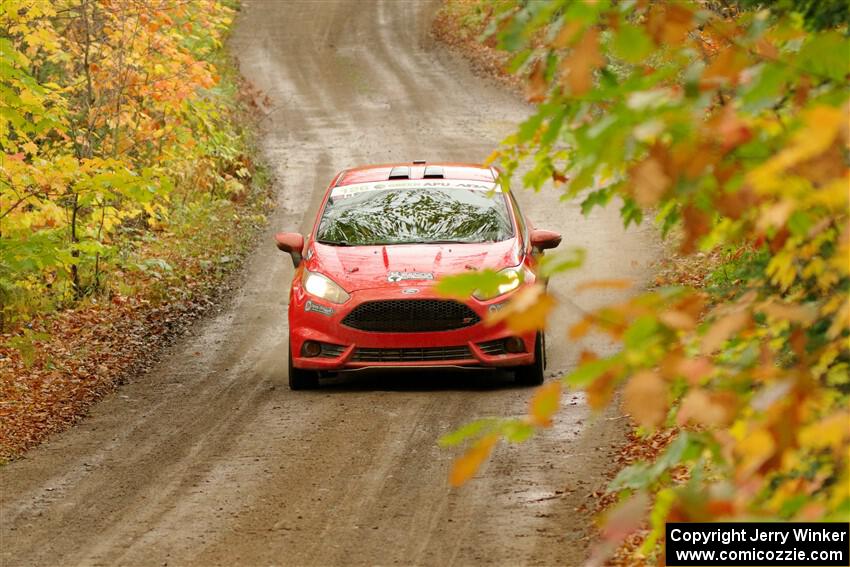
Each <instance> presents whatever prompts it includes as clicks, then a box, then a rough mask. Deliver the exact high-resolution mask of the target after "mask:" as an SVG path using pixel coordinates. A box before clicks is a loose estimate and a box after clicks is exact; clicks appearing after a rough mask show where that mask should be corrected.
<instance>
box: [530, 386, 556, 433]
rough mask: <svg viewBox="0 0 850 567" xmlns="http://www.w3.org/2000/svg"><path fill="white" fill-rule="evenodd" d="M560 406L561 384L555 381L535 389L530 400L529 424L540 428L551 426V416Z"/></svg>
mask: <svg viewBox="0 0 850 567" xmlns="http://www.w3.org/2000/svg"><path fill="white" fill-rule="evenodd" d="M560 405H561V382H560V381H558V380H556V381H554V382H549V383H548V384H544V385H543V386H540V387H539V388H537V391H536V392H534V396H533V397H532V398H531V405H530V407H529V412H528V414H529V416H530V417H531V423H533V424H534V425H539V426H540V427H549V426H550V425H552V416H553V415H554V414H555V412H556V411H558V407H560Z"/></svg>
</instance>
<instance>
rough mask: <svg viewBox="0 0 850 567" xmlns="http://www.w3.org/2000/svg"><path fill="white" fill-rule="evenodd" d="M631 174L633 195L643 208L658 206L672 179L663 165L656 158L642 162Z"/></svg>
mask: <svg viewBox="0 0 850 567" xmlns="http://www.w3.org/2000/svg"><path fill="white" fill-rule="evenodd" d="M630 173H631V189H632V194H633V195H634V197H635V201H637V204H638V205H640V206H641V207H652V206H654V205H655V204H657V203H658V201H659V200H660V199H661V197H663V196H664V193H665V192H666V191H667V189H668V188H669V187H670V178H669V177H667V175H666V174H665V173H664V168H663V167H662V165H661V163H659V162H658V160H656V159H654V158H649V159H646V160H644V161H642V162H640V163H639V164H637V165H636V166H635V167H633V168H632V169H631V171H630Z"/></svg>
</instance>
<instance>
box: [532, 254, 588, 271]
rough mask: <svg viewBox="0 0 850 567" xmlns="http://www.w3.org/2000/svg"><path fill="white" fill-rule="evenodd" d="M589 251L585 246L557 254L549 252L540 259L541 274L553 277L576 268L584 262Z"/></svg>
mask: <svg viewBox="0 0 850 567" xmlns="http://www.w3.org/2000/svg"><path fill="white" fill-rule="evenodd" d="M586 256H587V251H586V250H585V249H584V248H572V249H570V250H563V251H560V252H557V253H555V254H547V255H545V256H543V258H541V260H540V275H541V276H543V277H544V278H548V277H551V276H553V275H555V274H559V273H561V272H566V271H568V270H575V269H576V268H580V267H581V266H582V264H584V260H585V258H586Z"/></svg>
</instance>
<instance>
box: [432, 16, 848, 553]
mask: <svg viewBox="0 0 850 567" xmlns="http://www.w3.org/2000/svg"><path fill="white" fill-rule="evenodd" d="M478 5H479V6H480V7H481V9H482V11H483V13H484V15H485V16H486V17H488V18H489V19H490V30H489V32H488V35H489V36H490V37H495V38H497V40H498V46H499V48H501V49H504V50H507V51H510V52H513V53H514V56H513V59H512V62H511V70H512V71H514V72H516V73H520V74H523V75H524V76H526V77H527V95H528V98H529V100H530V101H532V102H535V103H538V106H537V109H536V112H535V113H534V115H533V116H531V118H529V119H528V120H527V121H525V122H524V123H522V124H521V125H520V126H519V128H518V130H517V131H516V133H515V134H513V135H512V136H510V137H509V138H507V139H506V140H505V141H504V143H503V145H502V147H501V148H500V149H499V150H498V151H497V152H496V153H495V154H494V155H493V156H492V161H494V162H495V163H497V164H498V165H500V166H501V167H502V168H503V169H504V171H505V175H504V176H503V178H502V182H503V184H504V185H506V186H509V185H510V183H511V181H512V179H513V177H514V173H515V172H516V171H517V169H518V167H519V166H520V164H521V163H524V164H527V165H528V166H529V167H530V169H529V171H528V172H527V173H526V174H525V175H524V176H523V177H522V183H523V185H525V186H526V187H531V188H534V189H537V190H539V189H540V188H541V187H542V186H543V184H544V183H546V182H548V181H554V183H555V184H556V185H557V186H559V187H560V188H561V189H562V190H563V192H564V198H565V199H573V198H578V199H581V200H582V206H583V209H584V210H585V212H589V211H590V210H591V209H593V208H594V207H596V206H607V205H609V204H610V203H615V202H616V203H620V204H621V205H620V206H621V208H620V212H621V214H622V217H623V220H624V222H625V224H626V225H628V224H630V223H639V222H642V221H643V220H644V217H645V216H646V215H651V216H652V217H653V218H654V221H655V222H656V223H657V225H658V226H659V227H660V230H661V231H662V232H663V233H664V234H665V235H666V234H667V233H668V232H669V231H670V230H671V229H673V228H674V227H675V228H676V231H677V232H680V233H681V234H682V240H681V253H683V254H691V253H693V252H695V251H699V250H703V251H706V250H715V249H718V248H719V249H722V250H724V251H725V252H728V254H727V255H726V257H729V258H733V260H732V261H730V263H729V264H728V265H724V266H721V267H720V269H719V270H722V273H723V277H722V278H719V277H718V278H710V279H711V280H712V281H714V282H722V285H712V286H706V287H702V288H694V287H687V286H677V287H665V288H661V289H658V290H654V291H651V292H646V293H641V294H639V295H636V296H635V297H633V298H632V299H630V300H628V301H626V302H624V303H622V304H619V305H609V306H607V307H605V308H602V309H599V310H597V311H595V312H593V313H589V314H587V316H586V317H585V318H584V319H583V320H582V321H581V322H580V323H578V324H577V325H576V326H575V327H574V328H572V329H571V331H570V336H571V338H572V339H579V338H580V337H582V336H584V335H586V334H588V333H602V334H605V335H608V336H609V337H611V338H612V339H614V340H616V341H618V342H620V343H621V344H622V350H621V351H620V352H619V353H617V354H615V355H613V356H609V357H606V358H600V357H599V356H598V355H597V354H596V353H594V352H587V351H586V352H582V353H581V356H580V361H579V364H578V366H577V368H576V369H575V370H574V371H573V372H571V373H570V374H569V375H567V376H564V377H563V378H562V379H561V380H560V381H554V382H551V383H548V384H546V385H545V386H543V387H542V388H541V389H540V390H539V391H538V392H537V393H536V394H535V396H534V399H533V400H532V403H531V410H530V412H529V416H528V417H527V418H525V419H520V420H500V419H490V420H484V421H478V422H474V423H472V424H470V425H468V426H466V427H464V428H463V429H461V430H459V431H456V432H455V433H453V434H451V435H449V436H448V437H446V438H445V439H444V440H443V442H444V443H445V444H454V443H461V442H470V443H471V448H470V450H469V451H468V452H467V453H466V455H465V456H463V457H461V458H460V459H459V460H458V461H457V462H456V465H455V468H454V470H453V472H452V478H451V480H452V482H453V483H454V484H462V483H463V482H465V481H466V480H468V479H469V478H471V477H472V476H473V475H474V474H475V472H476V470H477V469H478V467H479V465H480V464H481V463H482V462H484V461H485V460H486V458H487V456H488V454H489V453H490V451H491V450H492V449H493V447H494V446H495V445H496V444H497V441H498V440H499V439H502V438H503V439H506V440H508V441H518V440H523V439H525V438H527V437H529V436H530V435H531V434H533V432H534V431H535V429H536V428H538V427H545V426H546V425H548V424H549V423H550V422H551V419H552V416H553V414H554V413H555V411H556V409H557V407H558V400H559V396H560V391H561V387H562V385H563V386H567V387H574V388H582V389H584V390H585V391H586V393H587V399H588V403H589V404H590V405H591V406H592V407H593V408H594V409H596V410H601V409H603V408H605V407H606V406H607V405H609V404H610V403H611V401H612V397H613V394H614V392H615V390H617V389H618V388H621V387H622V397H623V405H624V409H625V411H626V412H627V413H629V414H630V415H631V417H632V418H633V419H634V421H635V422H636V424H637V426H638V428H639V431H641V432H643V433H644V434H649V433H651V432H652V431H657V430H658V428H677V431H678V435H677V437H676V438H675V440H674V441H673V442H672V443H671V444H670V445H669V447H668V448H667V450H666V452H664V453H663V454H661V455H660V456H659V458H658V459H657V460H655V462H646V463H640V464H637V465H634V466H631V467H629V468H627V469H625V470H623V471H621V472H620V474H619V476H617V478H616V479H614V481H613V482H612V483H611V485H610V490H611V491H613V492H616V493H617V494H618V495H619V497H620V499H621V500H622V502H621V504H620V505H619V506H618V507H617V508H616V509H614V510H613V511H612V512H611V513H610V514H609V517H608V526H609V527H608V529H606V530H604V534H605V535H606V537H607V538H608V541H607V542H606V543H605V544H604V545H603V546H602V547H603V548H604V549H601V550H600V554H601V557H604V554H605V553H607V552H610V551H611V550H612V549H613V548H614V547H615V546H616V544H617V542H618V541H619V540H621V539H622V538H624V537H625V536H626V535H627V534H628V533H629V532H631V531H633V530H634V529H636V528H637V527H638V526H640V525H641V524H642V523H644V522H647V521H648V522H649V523H650V525H651V529H652V531H651V533H650V535H649V537H648V538H647V539H646V540H645V543H644V545H643V548H642V549H641V550H640V553H642V554H644V555H650V556H652V555H656V554H659V553H661V552H662V550H661V546H660V543H659V538H660V537H663V526H664V522H665V521H673V520H679V521H683V520H694V521H696V520H715V519H717V520H720V519H727V520H728V519H755V518H760V519H762V518H772V519H797V520H818V519H822V520H829V519H832V520H846V519H847V518H848V516H850V495H848V487H850V477H848V457H850V455H848V451H850V412H848V394H850V377H848V368H849V367H848V364H850V352H849V351H848V328H849V327H850V304H848V287H850V274H848V268H849V266H848V263H850V247H848V238H850V227H848V187H850V177H848V118H850V115H848V109H849V108H850V106H848V99H850V89H848V77H850V41H848V35H847V33H848V30H847V29H846V25H845V24H841V25H844V27H841V28H838V29H834V28H833V29H831V28H829V27H824V25H823V20H822V19H821V20H818V23H816V24H812V21H813V19H814V18H816V17H818V16H819V15H818V14H817V13H815V14H801V13H798V12H796V11H795V6H797V5H808V4H807V3H806V2H796V3H795V2H784V3H781V4H780V7H781V10H776V11H773V12H772V11H770V10H758V11H756V10H750V11H741V9H740V5H739V7H737V8H735V9H734V10H733V11H734V14H730V13H728V11H727V13H718V12H716V11H713V10H711V9H710V8H711V3H710V2H693V3H688V2H668V3H665V2H652V3H650V2H634V1H625V2H616V3H615V2H607V1H604V0H601V1H599V2H574V1H571V0H558V1H554V0H553V1H545V2H538V1H534V0H531V1H527V2H515V1H494V2H478ZM724 5H726V6H728V4H724ZM828 21H830V20H828ZM839 23H841V20H840V19H839ZM614 197H617V199H616V200H615V199H614ZM589 260H591V261H592V258H591V259H589ZM548 264H549V271H550V273H554V272H557V271H558V270H559V269H568V268H571V267H574V266H575V264H576V262H574V261H571V259H570V258H567V259H566V260H565V261H562V262H561V261H559V260H558V256H557V255H556V256H554V257H553V258H550V259H549V260H548ZM465 277H467V278H468V277H469V276H465ZM480 277H481V278H483V279H486V278H488V277H492V275H489V274H483V275H481V276H480ZM485 283H486V282H481V283H480V284H478V285H484V284H485ZM615 284H616V282H600V283H599V285H615ZM442 285H443V287H444V289H451V288H452V287H453V283H452V282H451V281H446V282H444V283H443V284H442ZM464 285H466V286H467V287H468V286H469V285H472V286H473V287H474V286H475V285H476V282H471V283H470V282H468V281H466V282H464ZM591 285H592V284H591ZM535 294H536V295H534V298H533V299H535V300H536V301H529V298H528V297H523V298H521V301H520V303H519V304H517V305H516V306H515V307H514V308H513V309H512V314H511V317H513V318H515V319H519V321H520V322H521V325H522V326H527V325H528V324H529V323H534V324H535V325H536V326H538V327H540V328H542V326H543V325H544V324H545V314H546V311H547V310H548V309H550V308H551V305H552V303H553V301H552V299H551V298H549V296H547V295H546V294H545V293H544V292H543V291H542V290H537V291H536V292H535ZM526 295H528V294H526ZM541 301H542V302H543V303H544V308H543V309H541V308H540V302H541ZM508 309H509V310H511V308H510V307H509V308H508ZM509 323H510V320H509ZM674 470H675V471H676V474H673V471H674ZM682 470H684V471H685V474H684V478H685V479H686V480H685V481H682V480H681V478H682V476H683V475H682V474H681V471H682ZM674 478H676V479H677V480H675V481H674V480H673V479H674ZM662 543H663V542H662ZM599 558H600V557H597V559H599Z"/></svg>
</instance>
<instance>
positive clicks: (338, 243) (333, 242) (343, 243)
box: [316, 240, 354, 246]
mask: <svg viewBox="0 0 850 567" xmlns="http://www.w3.org/2000/svg"><path fill="white" fill-rule="evenodd" d="M316 242H318V243H319V244H326V245H327V246H354V245H353V244H350V243H348V242H346V241H344V240H316Z"/></svg>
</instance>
